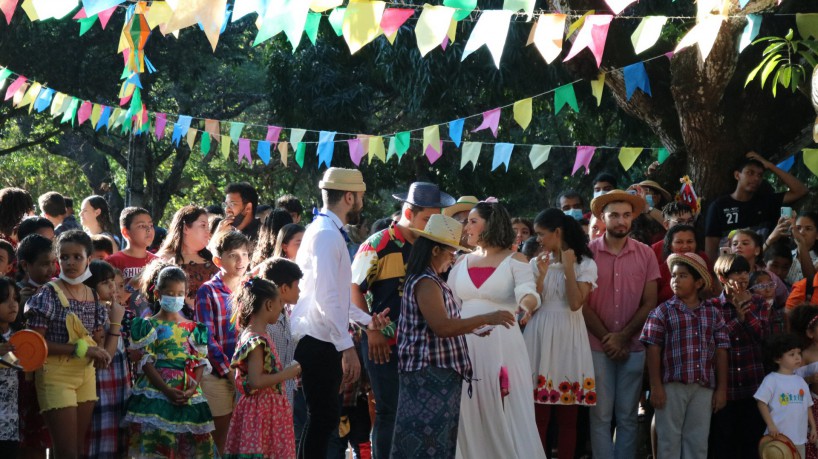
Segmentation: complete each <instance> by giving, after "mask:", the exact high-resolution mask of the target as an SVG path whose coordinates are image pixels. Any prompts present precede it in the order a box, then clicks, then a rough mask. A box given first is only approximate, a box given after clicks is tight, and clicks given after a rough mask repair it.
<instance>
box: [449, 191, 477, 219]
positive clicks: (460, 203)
mask: <svg viewBox="0 0 818 459" xmlns="http://www.w3.org/2000/svg"><path fill="white" fill-rule="evenodd" d="M478 202H480V200H479V199H477V197H476V196H461V197H460V198H459V199H458V200H457V202H456V203H454V205H453V206H449V207H447V208H445V209H443V215H445V216H447V217H451V216H452V215H454V214H457V213H460V212H463V211H466V210H472V209H473V208H474V206H476V205H477V203H478Z"/></svg>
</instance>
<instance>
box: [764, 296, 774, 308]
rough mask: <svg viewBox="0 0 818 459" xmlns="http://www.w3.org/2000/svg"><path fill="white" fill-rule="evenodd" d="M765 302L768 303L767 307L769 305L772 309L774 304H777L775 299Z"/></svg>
mask: <svg viewBox="0 0 818 459" xmlns="http://www.w3.org/2000/svg"><path fill="white" fill-rule="evenodd" d="M765 301H766V302H767V305H769V306H770V307H772V305H773V303H775V298H770V299H768V300H765Z"/></svg>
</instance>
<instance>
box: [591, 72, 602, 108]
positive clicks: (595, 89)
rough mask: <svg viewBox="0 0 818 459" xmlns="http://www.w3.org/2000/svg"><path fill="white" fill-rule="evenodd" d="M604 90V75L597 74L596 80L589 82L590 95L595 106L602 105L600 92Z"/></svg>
mask: <svg viewBox="0 0 818 459" xmlns="http://www.w3.org/2000/svg"><path fill="white" fill-rule="evenodd" d="M604 90H605V74H604V73H599V75H598V76H597V79H596V80H591V93H592V94H593V95H594V98H596V106H597V107H599V105H600V104H601V103H602V92H603V91H604Z"/></svg>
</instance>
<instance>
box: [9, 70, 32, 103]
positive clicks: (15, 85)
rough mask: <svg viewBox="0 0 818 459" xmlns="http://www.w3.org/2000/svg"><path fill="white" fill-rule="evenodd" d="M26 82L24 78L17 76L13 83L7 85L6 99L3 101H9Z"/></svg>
mask: <svg viewBox="0 0 818 459" xmlns="http://www.w3.org/2000/svg"><path fill="white" fill-rule="evenodd" d="M26 81H28V78H26V77H24V76H22V75H20V76H18V77H17V79H16V80H14V83H12V84H11V85H9V88H8V89H7V90H6V99H5V100H9V99H11V98H12V97H13V96H14V93H15V92H17V90H18V89H20V87H21V86H23V85H24V84H26Z"/></svg>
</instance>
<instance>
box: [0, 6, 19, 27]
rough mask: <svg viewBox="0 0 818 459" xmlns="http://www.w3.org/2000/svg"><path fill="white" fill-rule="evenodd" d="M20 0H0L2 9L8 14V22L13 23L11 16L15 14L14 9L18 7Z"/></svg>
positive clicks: (4, 13) (0, 8)
mask: <svg viewBox="0 0 818 459" xmlns="http://www.w3.org/2000/svg"><path fill="white" fill-rule="evenodd" d="M17 1H18V0H0V11H3V15H4V16H6V24H11V17H12V16H13V15H14V9H15V8H17Z"/></svg>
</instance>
